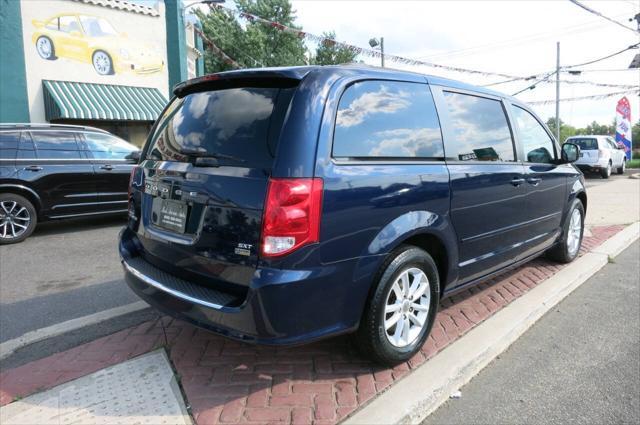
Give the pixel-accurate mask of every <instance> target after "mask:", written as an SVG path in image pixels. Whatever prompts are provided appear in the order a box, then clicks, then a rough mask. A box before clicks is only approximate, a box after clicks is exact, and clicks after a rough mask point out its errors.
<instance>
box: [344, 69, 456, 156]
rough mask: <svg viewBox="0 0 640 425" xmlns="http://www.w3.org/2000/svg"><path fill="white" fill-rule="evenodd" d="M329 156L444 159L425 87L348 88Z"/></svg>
mask: <svg viewBox="0 0 640 425" xmlns="http://www.w3.org/2000/svg"><path fill="white" fill-rule="evenodd" d="M333 156H334V157H351V158H423V159H443V158H444V148H443V146H442V136H441V133H440V123H439V121H438V115H437V113H436V108H435V105H434V102H433V98H432V96H431V91H430V90H429V86H428V85H426V84H417V83H402V82H394V81H363V82H359V83H355V84H353V85H352V86H350V87H349V88H347V89H346V90H345V92H344V94H343V95H342V98H341V99H340V103H339V105H338V114H337V116H336V127H335V132H334V136H333Z"/></svg>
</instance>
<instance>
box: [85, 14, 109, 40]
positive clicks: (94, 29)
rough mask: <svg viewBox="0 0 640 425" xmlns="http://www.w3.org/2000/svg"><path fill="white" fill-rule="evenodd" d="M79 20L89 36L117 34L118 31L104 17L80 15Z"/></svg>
mask: <svg viewBox="0 0 640 425" xmlns="http://www.w3.org/2000/svg"><path fill="white" fill-rule="evenodd" d="M80 22H81V23H82V28H83V29H84V32H85V34H87V36H89V37H106V36H110V35H118V32H117V31H116V30H115V29H114V28H113V27H112V26H111V24H110V23H109V21H107V20H106V19H103V18H94V17H92V16H81V17H80Z"/></svg>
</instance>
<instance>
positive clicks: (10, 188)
mask: <svg viewBox="0 0 640 425" xmlns="http://www.w3.org/2000/svg"><path fill="white" fill-rule="evenodd" d="M0 193H13V194H15V195H20V196H24V197H25V198H27V199H28V200H29V202H31V203H32V204H33V207H34V208H35V209H36V212H37V213H38V215H40V210H41V209H42V200H41V199H40V196H39V195H38V193H37V192H36V191H35V190H33V189H31V188H30V187H28V186H24V185H21V184H13V183H1V184H0Z"/></svg>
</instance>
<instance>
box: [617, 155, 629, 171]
mask: <svg viewBox="0 0 640 425" xmlns="http://www.w3.org/2000/svg"><path fill="white" fill-rule="evenodd" d="M626 168H627V158H624V159H623V160H622V165H621V166H619V167H618V174H624V171H625V169H626Z"/></svg>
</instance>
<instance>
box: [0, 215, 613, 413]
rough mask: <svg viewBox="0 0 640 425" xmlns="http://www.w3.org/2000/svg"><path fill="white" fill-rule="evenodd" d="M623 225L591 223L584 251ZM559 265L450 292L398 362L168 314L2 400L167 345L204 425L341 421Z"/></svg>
mask: <svg viewBox="0 0 640 425" xmlns="http://www.w3.org/2000/svg"><path fill="white" fill-rule="evenodd" d="M622 228H623V226H620V225H616V226H598V227H594V228H592V229H591V236H589V237H586V238H585V240H584V243H583V248H582V252H583V253H584V252H587V251H588V250H590V249H593V248H594V247H596V246H598V245H600V244H601V243H602V242H603V241H605V240H606V239H608V238H609V237H611V236H612V235H614V234H616V233H617V232H618V231H620V230H621V229H622ZM560 268H561V266H559V265H557V264H552V263H550V262H548V261H546V260H544V259H538V260H534V261H532V262H530V263H528V264H526V265H524V266H522V267H520V268H518V269H516V270H514V271H511V272H509V273H506V274H503V275H502V276H500V277H498V278H494V279H492V280H491V281H489V282H486V283H483V284H481V285H479V286H477V287H475V288H472V289H470V290H468V291H466V292H464V293H462V294H459V295H457V296H454V297H453V298H451V299H446V300H444V301H443V303H442V305H441V310H440V313H439V314H438V317H437V321H436V324H435V326H434V328H433V331H432V334H431V336H430V337H429V339H428V340H427V343H426V344H425V346H424V347H423V349H422V350H421V352H420V353H419V354H417V355H416V356H415V357H414V358H412V359H411V360H410V361H408V362H407V363H404V364H401V365H399V366H396V367H395V368H393V369H385V368H381V367H379V366H376V365H374V364H372V363H370V362H369V361H367V360H366V359H364V358H362V357H361V356H360V355H359V354H358V353H357V352H356V351H355V350H354V348H353V347H352V346H351V345H350V343H349V337H348V336H345V337H341V338H334V339H330V340H327V341H323V342H319V343H316V344H311V345H307V346H302V347H295V348H274V347H260V346H252V345H247V344H243V343H239V342H235V341H230V340H227V339H224V338H221V337H218V336H216V335H214V334H211V333H208V332H206V331H203V330H200V329H196V328H194V327H193V326H191V325H188V324H186V323H184V322H181V321H178V320H172V319H170V318H168V317H163V318H161V319H158V320H156V321H152V322H147V323H144V324H142V325H140V326H137V327H135V328H132V329H126V330H124V331H121V332H118V333H116V334H113V335H110V336H108V337H104V338H100V339H98V340H95V341H93V342H91V343H88V344H84V345H81V346H78V347H76V348H73V349H71V350H68V351H65V352H61V353H58V354H55V355H53V356H50V357H46V358H44V359H41V360H38V361H35V362H32V363H28V364H26V365H23V366H21V367H18V368H15V369H11V370H6V371H2V372H1V373H0V382H1V385H0V386H1V388H0V404H1V405H5V404H8V403H11V402H12V401H14V400H15V399H17V398H19V397H25V396H27V395H29V394H33V393H35V392H39V391H43V390H45V389H48V388H52V387H55V386H56V385H59V384H62V383H65V382H69V381H71V380H73V379H75V378H79V377H82V376H85V375H88V374H90V373H93V372H95V371H98V370H100V369H103V368H105V367H108V366H112V365H115V364H118V363H121V362H123V361H125V360H128V359H131V358H134V357H136V356H139V355H141V354H144V353H147V352H150V351H152V350H154V349H156V348H160V347H165V348H166V349H167V351H168V353H169V358H170V359H171V361H172V363H173V366H174V368H175V369H176V371H177V374H178V378H179V380H180V382H181V385H182V390H183V391H184V395H185V396H186V400H187V405H188V406H189V408H190V411H191V414H192V415H193V417H194V418H195V420H196V422H197V423H198V424H213V423H255V424H258V423H265V422H282V423H311V422H314V423H317V424H333V423H336V422H338V421H340V420H341V419H344V418H345V417H346V416H347V415H349V414H351V413H352V412H354V411H355V410H357V409H358V408H360V407H362V406H363V405H364V404H365V403H367V402H368V401H369V400H371V399H372V398H374V397H375V396H376V395H378V394H380V393H381V392H382V391H384V390H385V389H387V388H388V387H389V386H390V385H392V384H393V383H395V382H396V381H398V380H399V379H401V378H402V377H404V376H406V375H407V374H408V373H410V371H411V370H413V369H415V368H417V367H418V366H420V365H421V364H423V363H424V362H425V361H427V359H429V358H430V357H432V356H433V355H434V354H435V353H437V352H438V351H440V350H442V349H443V348H444V347H446V346H447V345H449V344H451V343H453V342H454V341H456V340H457V339H458V338H459V337H460V336H461V335H463V334H464V333H465V332H467V331H468V330H469V329H471V328H472V327H474V326H475V325H477V324H479V323H480V322H482V321H484V320H485V319H487V318H488V317H490V316H491V315H493V314H494V313H495V312H497V311H498V310H500V309H501V308H502V307H504V306H505V305H507V304H508V303H510V302H511V301H513V300H514V299H516V298H517V297H519V296H521V295H522V294H524V293H525V292H527V291H528V290H529V289H530V288H532V287H535V286H536V285H537V284H539V283H540V282H542V281H544V280H545V279H546V278H548V277H550V276H552V275H553V274H554V273H555V272H556V271H558V270H559V269H560ZM163 327H164V330H163ZM165 334H166V340H165Z"/></svg>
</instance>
